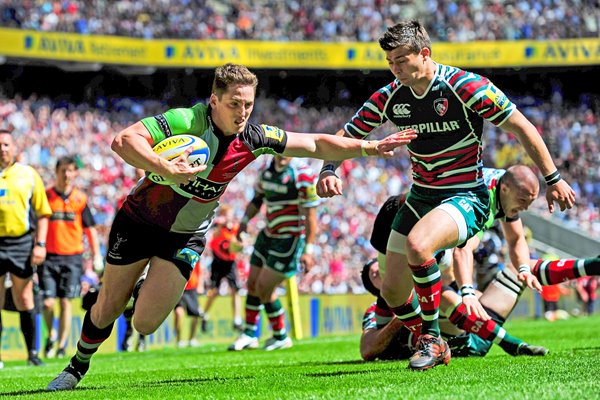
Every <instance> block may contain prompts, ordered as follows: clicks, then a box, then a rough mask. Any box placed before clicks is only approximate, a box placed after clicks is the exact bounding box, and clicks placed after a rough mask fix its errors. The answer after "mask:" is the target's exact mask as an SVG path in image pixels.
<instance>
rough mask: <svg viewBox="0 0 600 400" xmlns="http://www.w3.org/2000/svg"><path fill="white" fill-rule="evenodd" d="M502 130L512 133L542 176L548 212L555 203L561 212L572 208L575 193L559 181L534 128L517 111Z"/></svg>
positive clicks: (550, 159)
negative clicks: (545, 187)
mask: <svg viewBox="0 0 600 400" xmlns="http://www.w3.org/2000/svg"><path fill="white" fill-rule="evenodd" d="M502 129H505V130H507V131H509V132H511V133H513V134H514V135H515V136H516V137H517V138H518V139H519V142H520V143H521V145H523V147H524V148H525V151H527V154H529V156H530V157H531V159H532V160H533V161H534V162H535V164H536V165H537V166H538V168H539V169H540V171H541V173H542V174H543V175H544V179H545V180H546V183H547V185H548V189H547V190H546V200H547V202H548V209H549V210H550V212H554V203H555V202H556V203H558V205H559V207H560V210H561V211H564V210H566V209H567V208H572V207H573V206H574V205H575V191H574V190H573V189H572V188H571V186H569V184H568V183H567V182H566V181H564V180H563V179H561V177H560V174H559V173H558V170H557V169H556V166H555V165H554V162H553V161H552V157H551V156H550V152H549V151H548V148H547V147H546V144H545V143H544V141H543V139H542V137H541V135H540V134H539V132H538V130H537V129H536V127H535V126H534V125H533V124H532V123H531V122H530V121H529V120H528V119H527V118H526V117H525V116H524V115H523V114H522V113H521V112H520V111H519V110H515V111H514V112H513V114H512V115H511V116H510V118H509V119H508V120H507V121H506V122H504V124H502Z"/></svg>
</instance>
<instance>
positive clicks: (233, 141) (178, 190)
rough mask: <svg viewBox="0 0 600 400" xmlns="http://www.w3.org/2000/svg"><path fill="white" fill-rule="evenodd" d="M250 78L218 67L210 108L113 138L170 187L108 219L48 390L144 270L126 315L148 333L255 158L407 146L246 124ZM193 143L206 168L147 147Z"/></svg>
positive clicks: (69, 380)
mask: <svg viewBox="0 0 600 400" xmlns="http://www.w3.org/2000/svg"><path fill="white" fill-rule="evenodd" d="M257 85H258V80H257V78H256V75H254V74H253V73H251V72H250V71H249V70H248V69H247V68H246V67H244V66H242V65H235V64H226V65H224V66H221V67H218V68H217V69H216V71H215V78H214V81H213V86H212V93H211V95H210V100H209V104H202V103H199V104H196V105H194V106H193V107H191V108H178V109H172V110H168V111H166V112H165V113H163V114H159V115H156V116H154V117H148V118H144V119H142V120H141V121H139V122H136V123H135V124H133V125H131V126H129V127H127V128H125V129H124V130H123V131H121V132H119V133H118V134H117V136H116V137H115V139H114V140H113V142H112V149H113V150H114V151H115V152H116V153H117V154H118V155H119V156H120V157H121V158H123V160H125V161H126V162H127V163H129V164H131V165H132V166H134V167H136V168H142V169H144V170H146V171H148V172H154V173H156V174H159V175H161V176H163V177H164V178H166V179H167V180H168V181H169V182H174V184H173V185H170V186H167V185H158V184H155V183H153V182H151V181H150V180H149V179H143V180H141V181H140V182H139V183H138V184H137V185H136V186H135V187H134V188H133V190H132V192H131V193H130V194H129V196H128V197H127V199H126V200H125V202H124V203H123V206H122V207H121V208H120V209H119V211H118V212H117V214H116V216H115V219H114V221H113V224H112V227H111V231H110V234H109V242H108V253H107V257H106V261H107V264H106V268H105V270H104V277H103V285H102V289H101V290H100V293H99V295H98V300H97V302H96V304H94V306H92V308H91V310H90V311H88V312H87V313H86V315H85V317H84V321H83V326H82V330H81V336H80V339H79V342H78V344H77V352H76V354H75V355H74V356H73V357H72V358H71V360H70V362H69V365H68V366H67V367H66V368H65V369H64V370H63V371H62V372H61V373H60V374H59V375H58V376H57V377H56V378H55V379H54V380H52V381H51V382H50V383H49V384H48V386H47V390H71V389H73V388H75V386H77V384H78V383H79V381H80V380H81V378H82V377H83V376H84V375H85V373H86V372H87V371H88V369H89V364H90V360H91V358H92V356H93V354H94V353H96V351H97V350H98V347H99V346H100V345H101V344H102V343H103V342H104V341H105V340H106V339H107V338H108V337H109V336H110V333H111V331H112V327H113V324H114V321H115V320H116V318H117V317H118V316H119V315H120V314H121V312H122V311H123V309H124V308H125V305H126V304H127V302H128V300H129V298H130V296H131V294H132V292H133V289H134V285H136V281H137V280H138V278H139V277H140V275H141V274H142V271H143V270H144V268H145V267H146V264H148V263H149V264H150V268H149V270H148V275H147V277H146V279H145V282H144V284H143V285H141V289H140V290H139V296H138V297H137V302H136V305H135V310H134V317H133V324H134V327H135V329H136V330H137V331H138V332H140V333H142V334H150V333H152V332H154V331H155V330H156V329H157V328H158V327H159V326H160V324H161V323H162V322H163V321H164V320H165V318H166V317H167V315H168V314H169V313H170V312H171V311H172V310H173V308H174V307H175V304H177V302H178V301H179V299H180V298H181V294H182V293H183V289H184V287H185V285H186V282H187V280H188V278H189V276H190V273H191V271H192V269H193V266H194V265H195V263H196V261H197V260H198V258H199V257H200V254H201V253H202V251H203V250H204V246H205V234H206V231H207V230H208V229H209V227H210V224H211V221H212V219H213V217H214V212H215V209H216V208H217V206H218V204H219V197H220V196H221V194H222V193H223V191H224V190H225V189H226V187H227V185H228V183H229V182H230V181H231V180H232V179H233V178H234V177H235V176H236V175H237V174H238V173H239V172H240V171H241V170H242V169H243V168H244V167H245V166H247V165H248V164H249V163H250V162H252V161H254V160H255V159H256V158H257V157H258V156H260V155H262V154H282V155H285V156H297V157H315V158H321V159H327V158H333V159H337V160H343V159H347V158H352V157H360V156H366V155H376V154H377V155H380V156H387V157H391V156H392V155H393V151H394V149H395V148H396V147H399V146H402V145H406V144H408V143H410V141H411V140H412V139H414V138H416V134H415V133H414V130H412V129H409V130H405V131H403V132H398V133H397V134H395V135H392V136H389V137H387V138H385V139H383V140H381V141H370V142H363V141H361V140H357V139H349V138H346V139H344V140H340V138H337V137H335V136H334V135H328V134H301V133H294V132H286V131H284V130H282V129H280V128H278V127H275V126H269V125H257V124H250V123H248V119H249V117H250V114H251V112H252V109H253V107H254V99H255V96H256V87H257ZM178 134H189V135H196V136H198V137H200V138H202V139H203V140H204V141H205V142H206V143H207V144H208V146H209V147H210V158H209V160H208V161H207V163H206V165H201V166H193V167H192V166H190V165H189V164H188V161H187V155H188V154H189V152H190V151H191V149H189V150H188V151H186V152H185V153H184V154H182V155H181V156H179V157H177V158H175V159H173V160H170V161H168V160H166V159H163V158H161V157H159V156H158V155H157V154H155V153H154V151H153V150H152V147H153V145H155V144H156V143H158V142H160V141H161V140H163V139H165V138H168V137H170V136H172V135H178Z"/></svg>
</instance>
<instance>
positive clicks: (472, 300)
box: [462, 295, 491, 321]
mask: <svg viewBox="0 0 600 400" xmlns="http://www.w3.org/2000/svg"><path fill="white" fill-rule="evenodd" d="M462 302H463V304H464V305H465V307H466V309H467V314H469V315H475V316H476V317H477V318H478V319H481V320H483V321H488V320H490V319H491V317H490V316H489V314H488V313H487V311H485V309H484V308H483V306H482V305H481V303H480V302H479V300H478V299H477V296H474V295H470V296H463V298H462Z"/></svg>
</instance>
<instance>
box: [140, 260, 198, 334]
mask: <svg viewBox="0 0 600 400" xmlns="http://www.w3.org/2000/svg"><path fill="white" fill-rule="evenodd" d="M186 284H187V280H186V279H185V278H184V277H183V275H182V274H181V273H180V271H179V269H178V268H177V266H176V265H175V264H174V263H173V262H171V261H168V260H163V259H161V258H156V257H155V258H152V260H150V268H149V270H148V275H146V280H145V281H144V284H143V285H142V287H141V289H140V293H139V295H138V298H137V302H136V305H135V311H134V315H135V317H134V318H135V319H138V318H139V319H143V320H144V321H149V323H150V324H151V325H153V326H156V327H158V326H159V325H160V324H161V323H162V322H163V321H164V320H165V319H166V318H167V316H168V315H169V313H170V312H171V311H173V309H174V308H175V305H176V304H177V303H178V302H179V300H180V299H181V296H182V294H183V289H184V288H185V285H186Z"/></svg>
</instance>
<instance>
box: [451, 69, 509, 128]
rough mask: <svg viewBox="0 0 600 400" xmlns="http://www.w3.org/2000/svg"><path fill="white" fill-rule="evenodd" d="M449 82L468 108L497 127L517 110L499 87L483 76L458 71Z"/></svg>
mask: <svg viewBox="0 0 600 400" xmlns="http://www.w3.org/2000/svg"><path fill="white" fill-rule="evenodd" d="M449 82H450V84H451V85H452V87H453V89H454V91H455V92H456V95H457V96H458V97H459V98H460V100H461V101H462V102H463V103H464V104H465V105H466V106H467V107H469V108H470V109H471V110H473V111H474V112H476V113H477V114H478V115H479V116H480V117H482V118H484V119H486V120H488V121H489V122H491V123H492V124H494V125H496V126H500V125H502V124H503V123H504V121H506V120H507V119H508V118H509V117H510V116H511V115H512V113H513V112H514V111H515V110H516V108H517V106H516V105H515V104H514V103H513V102H512V101H510V100H509V99H508V97H506V95H505V94H504V93H503V92H502V91H501V90H500V89H499V88H498V87H496V86H495V85H494V84H493V83H492V82H491V81H490V80H489V79H487V78H485V77H483V76H481V75H478V74H475V73H473V72H467V71H462V70H458V72H457V73H456V74H454V75H453V76H452V77H451V78H450V80H449Z"/></svg>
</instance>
